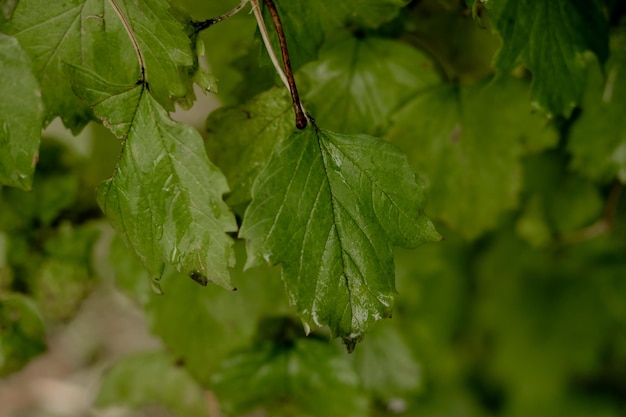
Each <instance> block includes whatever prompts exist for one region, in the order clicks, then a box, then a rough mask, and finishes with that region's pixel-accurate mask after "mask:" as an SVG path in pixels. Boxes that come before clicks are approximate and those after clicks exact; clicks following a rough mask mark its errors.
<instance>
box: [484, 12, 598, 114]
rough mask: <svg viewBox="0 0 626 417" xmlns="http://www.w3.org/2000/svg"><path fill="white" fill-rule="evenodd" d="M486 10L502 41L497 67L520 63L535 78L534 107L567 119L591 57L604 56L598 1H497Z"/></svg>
mask: <svg viewBox="0 0 626 417" xmlns="http://www.w3.org/2000/svg"><path fill="white" fill-rule="evenodd" d="M485 4H486V5H487V6H488V7H490V10H491V15H492V17H493V22H494V25H495V27H496V29H497V31H498V32H499V33H500V36H501V37H502V40H503V45H502V49H501V50H500V52H499V53H498V55H497V57H496V65H497V67H498V68H499V69H500V70H501V71H503V72H505V73H508V72H510V71H511V70H512V69H513V68H514V67H515V65H517V64H518V63H523V64H524V65H526V66H527V67H528V69H529V70H530V71H531V72H532V73H533V88H532V91H533V97H534V100H535V101H536V106H537V107H539V108H541V109H543V110H544V111H545V112H547V113H549V114H554V115H560V114H563V115H565V116H566V117H569V115H570V114H571V112H572V110H573V109H574V107H575V106H576V105H577V103H579V101H580V99H581V95H582V92H583V90H584V85H585V80H586V73H587V66H588V64H589V63H590V62H591V61H593V55H594V54H595V56H596V57H597V58H598V59H599V61H600V62H601V63H604V62H605V61H606V59H607V57H608V28H609V27H608V22H607V20H606V18H605V15H604V10H603V9H604V5H603V2H602V1H601V0H592V1H588V0H553V1H535V0H495V1H490V2H485Z"/></svg>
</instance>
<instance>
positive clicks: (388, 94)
mask: <svg viewBox="0 0 626 417" xmlns="http://www.w3.org/2000/svg"><path fill="white" fill-rule="evenodd" d="M303 72H304V75H305V77H306V79H307V81H308V82H306V83H305V85H306V86H307V87H308V90H307V92H306V94H305V97H306V101H305V104H309V103H310V107H311V109H310V110H311V112H312V113H313V114H314V115H315V117H316V119H317V120H318V121H319V122H320V123H322V124H324V125H325V126H329V128H330V129H333V130H337V131H340V132H345V133H359V132H367V133H376V131H377V129H380V128H381V127H383V126H384V125H385V123H386V122H387V120H388V118H389V116H390V115H391V114H392V113H393V112H394V111H396V110H397V109H398V108H399V107H400V106H401V105H402V104H404V103H405V102H406V101H407V100H408V99H409V98H411V97H412V96H414V95H415V94H416V93H418V92H420V91H422V90H425V89H427V88H429V87H432V86H434V85H436V84H437V83H438V82H439V76H438V75H437V73H436V72H435V70H434V68H433V65H432V63H431V61H430V60H429V59H428V58H427V57H426V56H425V55H424V54H422V53H421V52H419V51H417V50H416V49H414V48H412V47H410V46H408V45H405V44H402V43H400V42H397V41H392V40H386V39H378V38H363V39H357V38H355V37H344V38H342V39H341V40H340V41H336V42H333V43H331V44H329V45H328V46H327V47H326V48H324V49H323V50H322V51H321V53H320V60H319V62H315V63H312V64H310V65H308V66H307V67H305V68H303Z"/></svg>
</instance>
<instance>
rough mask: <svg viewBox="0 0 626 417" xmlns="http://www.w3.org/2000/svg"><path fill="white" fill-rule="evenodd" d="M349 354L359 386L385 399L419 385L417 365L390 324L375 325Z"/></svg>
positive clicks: (411, 390) (389, 399)
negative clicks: (351, 357) (363, 340)
mask: <svg viewBox="0 0 626 417" xmlns="http://www.w3.org/2000/svg"><path fill="white" fill-rule="evenodd" d="M353 358H354V364H355V367H356V370H357V373H358V374H359V376H360V379H361V384H362V385H363V388H364V389H365V390H366V391H368V392H370V393H372V394H373V395H375V396H376V398H378V399H381V400H383V401H385V402H389V401H391V400H393V399H395V398H399V397H402V396H403V395H406V394H408V393H410V392H414V391H416V390H417V389H418V388H419V386H420V385H421V368H420V366H419V364H418V363H417V362H416V361H415V359H414V357H413V354H412V353H411V351H410V350H409V348H408V346H407V345H406V343H405V341H404V340H403V338H402V336H401V335H400V333H399V332H398V331H397V330H395V329H394V328H393V327H389V326H377V327H376V328H375V329H374V330H373V331H371V332H370V333H368V335H367V339H366V340H365V342H364V343H363V344H362V346H360V347H359V349H357V350H356V351H355V352H354V355H353Z"/></svg>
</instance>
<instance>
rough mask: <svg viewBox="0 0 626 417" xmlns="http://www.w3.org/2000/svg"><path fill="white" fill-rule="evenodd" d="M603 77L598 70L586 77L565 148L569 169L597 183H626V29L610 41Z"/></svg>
mask: <svg viewBox="0 0 626 417" xmlns="http://www.w3.org/2000/svg"><path fill="white" fill-rule="evenodd" d="M611 46H612V48H611V50H612V55H611V59H610V60H609V62H608V63H607V67H606V70H605V71H606V78H605V77H603V74H602V71H601V70H600V68H597V67H594V68H593V70H592V71H590V74H589V84H588V88H587V90H586V92H585V96H584V99H583V103H582V112H581V115H580V117H579V118H578V120H576V123H575V124H574V125H573V127H572V131H571V136H570V138H569V142H568V149H569V151H570V152H571V153H572V155H573V159H572V167H573V168H575V169H577V170H578V171H580V172H582V173H583V174H585V175H587V176H589V177H590V178H593V179H595V180H598V181H602V182H607V181H610V180H611V179H613V178H614V177H617V178H619V180H620V181H621V182H622V183H626V133H625V132H626V119H625V118H624V111H623V110H624V108H626V53H625V52H624V51H625V50H626V49H625V48H626V30H623V29H622V30H620V31H619V32H617V33H616V34H615V36H614V37H613V38H612V43H611Z"/></svg>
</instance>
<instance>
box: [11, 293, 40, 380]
mask: <svg viewBox="0 0 626 417" xmlns="http://www.w3.org/2000/svg"><path fill="white" fill-rule="evenodd" d="M45 350H46V333H45V327H44V323H43V319H42V317H41V314H40V313H39V310H38V308H37V305H36V304H35V303H34V302H33V300H31V299H30V298H28V297H26V296H24V295H21V294H11V293H8V294H7V293H4V292H3V293H2V295H0V376H4V375H8V374H10V373H12V372H15V371H18V370H20V369H21V368H22V367H24V366H25V365H26V364H27V363H28V362H29V361H30V360H31V359H33V358H34V357H35V356H37V355H39V354H41V353H43V352H44V351H45Z"/></svg>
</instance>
